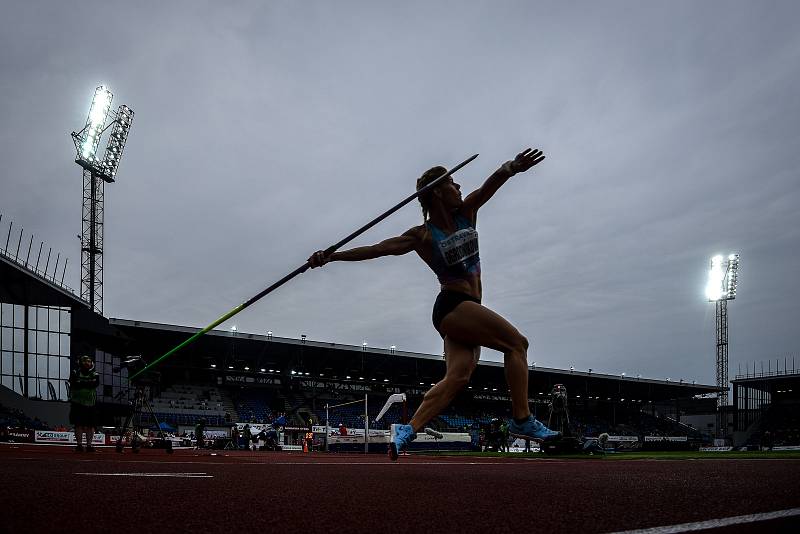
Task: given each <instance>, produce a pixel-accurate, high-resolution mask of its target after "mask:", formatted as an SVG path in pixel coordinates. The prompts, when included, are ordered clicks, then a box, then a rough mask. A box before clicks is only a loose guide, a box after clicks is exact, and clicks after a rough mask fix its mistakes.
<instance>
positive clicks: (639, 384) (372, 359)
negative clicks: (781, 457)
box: [109, 319, 718, 399]
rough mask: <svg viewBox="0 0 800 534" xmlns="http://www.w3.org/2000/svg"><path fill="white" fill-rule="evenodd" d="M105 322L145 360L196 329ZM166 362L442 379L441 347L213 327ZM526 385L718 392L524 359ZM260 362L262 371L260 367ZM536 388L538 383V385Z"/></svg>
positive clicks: (481, 373) (426, 383) (481, 371)
mask: <svg viewBox="0 0 800 534" xmlns="http://www.w3.org/2000/svg"><path fill="white" fill-rule="evenodd" d="M109 322H110V324H111V326H115V327H117V328H120V329H121V330H123V331H124V332H125V333H126V334H127V335H128V336H130V337H131V338H132V339H134V340H138V344H136V347H135V348H136V350H137V352H141V353H142V354H143V355H144V356H145V358H146V359H147V360H149V361H152V359H154V358H156V357H158V356H160V355H161V354H163V353H164V352H166V351H167V350H169V349H171V348H172V347H174V346H175V345H177V344H178V343H180V342H181V341H183V340H185V339H186V338H188V337H189V336H191V335H192V334H195V333H196V332H198V331H199V330H200V329H199V328H195V327H188V326H178V325H168V324H160V323H153V322H148V321H136V320H129V319H110V320H109ZM164 364H165V369H168V368H170V367H173V368H175V367H184V368H186V367H188V368H195V369H203V370H210V369H211V368H212V367H213V368H214V372H216V373H220V374H222V375H224V376H227V375H241V376H243V375H251V376H256V377H257V376H267V377H269V376H272V377H275V378H276V379H277V380H284V381H285V380H317V381H319V380H325V381H329V380H336V381H337V382H348V383H352V384H361V385H363V386H366V387H379V386H380V385H381V384H384V383H386V384H387V387H388V386H390V385H393V386H401V387H403V388H404V389H407V388H409V387H419V388H420V389H421V390H423V389H427V388H428V387H430V385H432V384H433V383H435V382H436V381H438V380H439V379H441V377H442V376H443V374H444V369H445V362H444V358H443V356H442V355H437V354H425V353H417V352H408V351H401V350H396V349H386V348H378V347H369V346H356V345H345V344H340V343H332V342H324V341H314V340H309V339H303V338H301V339H295V338H283V337H277V336H274V335H273V336H270V335H265V334H253V333H245V332H232V331H226V330H212V331H211V332H208V333H207V334H206V335H205V336H203V337H202V338H200V339H198V341H197V342H195V343H194V344H193V345H190V346H188V347H186V348H185V349H183V350H182V351H181V352H179V353H176V354H175V355H174V357H172V359H170V360H165V361H164ZM529 368H530V370H531V371H532V372H531V375H530V391H531V392H532V394H536V393H538V392H541V393H547V392H549V388H551V387H552V385H554V384H559V383H561V384H564V385H566V386H567V388H568V389H569V390H570V391H573V392H575V395H581V394H584V395H586V396H588V397H589V398H593V397H603V398H604V399H611V398H617V399H625V398H629V399H634V398H635V399H641V398H645V399H671V398H687V397H692V396H695V395H707V394H710V393H716V392H717V391H718V390H717V387H716V386H713V385H705V384H696V383H691V382H687V381H683V380H681V381H670V380H657V379H652V378H642V377H628V376H624V375H610V374H604V373H596V372H589V371H577V370H569V369H556V368H548V367H541V366H530V367H529ZM262 369H264V370H265V371H262ZM471 384H472V386H473V387H474V392H475V393H485V394H486V395H490V396H491V395H493V394H494V395H497V396H504V395H505V391H506V389H505V377H504V372H503V363H502V362H494V361H481V362H479V364H478V368H477V370H476V371H475V374H474V375H473V380H472V382H471ZM540 390H541V391H540Z"/></svg>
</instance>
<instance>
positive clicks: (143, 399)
mask: <svg viewBox="0 0 800 534" xmlns="http://www.w3.org/2000/svg"><path fill="white" fill-rule="evenodd" d="M134 386H135V388H136V389H135V392H134V395H133V400H132V401H131V403H130V405H131V410H130V412H129V413H128V415H127V416H126V417H125V424H124V425H122V430H121V431H120V433H119V439H118V440H117V452H122V449H123V445H122V440H123V439H124V438H125V432H127V430H128V428H130V429H131V451H133V452H139V449H141V447H142V444H141V440H140V439H139V434H138V433H137V432H136V428H137V427H138V428H141V426H142V409H147V412H148V413H149V414H150V417H152V418H153V421H155V422H156V427H157V428H158V438H159V439H158V443H157V444H156V446H158V447H159V448H164V449H166V450H167V454H172V452H173V450H172V441H170V440H168V439H166V438H165V437H164V430H163V429H162V428H161V423H160V422H159V420H158V418H157V417H156V414H155V412H153V406H152V405H151V404H150V401H149V400H147V395H146V394H145V390H144V384H141V383H139V384H134ZM134 419H135V422H136V425H134V424H133V422H134Z"/></svg>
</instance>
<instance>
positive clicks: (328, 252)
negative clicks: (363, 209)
mask: <svg viewBox="0 0 800 534" xmlns="http://www.w3.org/2000/svg"><path fill="white" fill-rule="evenodd" d="M477 157H478V154H475V155H474V156H471V157H469V158H467V159H465V160H464V161H462V162H461V163H459V164H458V165H456V166H455V167H453V168H452V169H450V170H449V171H447V172H446V173H444V174H443V175H441V176H440V177H438V178H437V179H435V180H434V181H432V182H431V183H429V184H428V185H426V186H425V187H423V188H422V189H420V190H418V191H417V192H416V193H414V194H413V195H409V196H408V197H406V198H405V199H403V201H402V202H400V203H399V204H397V205H396V206H394V207H393V208H391V209H388V210H386V211H385V212H383V213H382V214H381V215H378V216H377V217H375V218H374V219H372V220H371V221H370V222H368V223H367V224H365V225H364V226H362V227H361V228H359V229H358V230H356V231H355V232H353V233H352V234H350V235H349V236H347V237H345V238H344V239H342V240H341V241H339V242H338V243H336V244H333V245H331V246H329V247H328V248H326V249H325V251H324V254H325V256H330V255H331V254H333V253H334V252H336V250H337V249H339V247H341V246H342V245H344V244H345V243H348V242H350V241H352V240H353V239H355V238H356V237H358V236H359V235H361V234H363V233H364V232H366V231H367V230H369V229H370V228H372V227H373V226H375V225H376V224H378V223H379V222H381V221H382V220H384V219H385V218H386V217H388V216H389V215H391V214H392V213H394V212H396V211H397V210H399V209H400V208H402V207H403V206H405V205H406V204H408V203H409V202H411V201H412V200H414V199H415V198H417V197H418V196H420V195H421V194H423V193H425V192H426V191H429V190H431V189H433V188H434V187H436V186H437V185H439V183H440V182H441V181H442V180H444V179H445V178H447V177H448V176H450V175H452V174H454V173H455V172H456V171H458V170H459V169H460V168H461V167H463V166H465V165H466V164H467V163H469V162H471V161H472V160H474V159H475V158H477ZM309 267H311V264H310V263H309V262H308V261H306V262H305V263H304V264H303V265H301V266H300V267H298V268H297V269H295V270H294V271H292V272H290V273H289V274H287V275H286V276H284V277H283V278H281V279H280V280H278V281H277V282H275V283H274V284H272V285H271V286H269V287H268V288H266V289H264V290H263V291H261V292H260V293H259V294H257V295H255V296H254V297H252V298H250V299H249V300H247V301H245V302H243V303H241V304H239V305H238V306H236V307H235V308H233V309H232V310H231V311H229V312H228V313H226V314H225V315H223V316H222V317H220V318H219V319H217V320H216V321H214V322H213V323H211V324H210V325H208V326H207V327H205V328H203V329H202V330H200V331H199V332H197V333H196V334H194V335H193V336H192V337H190V338H189V339H187V340H186V341H183V342H182V343H180V344H179V345H177V346H176V347H174V348H173V349H171V350H169V351H168V352H165V353H164V354H163V355H162V356H159V357H158V358H156V359H155V360H153V361H152V362H150V363H149V364H147V365H146V366H145V367H143V368H142V369H140V370H138V371H137V372H135V373H133V375H131V376H130V377H128V378H129V380H133V379H134V378H136V377H137V376H139V375H141V374H143V373H145V372H146V371H149V370H150V369H152V368H153V367H155V365H156V364H158V363H160V362H162V361H163V360H165V359H167V358H169V357H170V356H172V355H173V354H175V353H176V352H178V351H179V350H181V349H182V348H183V347H185V346H186V345H189V344H190V343H192V342H194V341H195V340H196V339H197V338H199V337H200V336H202V335H203V334H205V333H206V332H208V331H209V330H211V329H213V328H214V327H215V326H218V325H219V324H220V323H223V322H225V321H227V320H228V319H230V318H231V317H233V316H234V315H236V314H237V313H239V312H240V311H242V310H243V309H245V308H247V307H248V306H250V305H251V304H255V303H256V302H257V301H258V300H260V299H261V298H262V297H264V296H266V295H267V294H269V293H271V292H272V291H274V290H276V289H278V288H279V287H280V286H282V285H283V284H285V283H286V282H288V281H289V280H291V279H292V278H294V277H295V276H297V275H298V274H302V273H304V272H306V271H307V270H308V268H309Z"/></svg>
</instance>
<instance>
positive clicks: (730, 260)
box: [706, 254, 739, 302]
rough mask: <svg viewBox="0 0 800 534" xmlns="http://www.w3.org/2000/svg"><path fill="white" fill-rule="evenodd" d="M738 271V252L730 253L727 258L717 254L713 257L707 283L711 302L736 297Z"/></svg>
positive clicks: (707, 292) (707, 295)
mask: <svg viewBox="0 0 800 534" xmlns="http://www.w3.org/2000/svg"><path fill="white" fill-rule="evenodd" d="M738 271H739V255H738V254H729V255H728V257H727V258H725V257H723V256H722V255H721V254H717V255H716V256H714V257H713V258H711V269H710V270H709V271H708V284H707V285H706V297H708V300H709V302H716V301H719V300H733V299H735V298H736V286H737V276H738Z"/></svg>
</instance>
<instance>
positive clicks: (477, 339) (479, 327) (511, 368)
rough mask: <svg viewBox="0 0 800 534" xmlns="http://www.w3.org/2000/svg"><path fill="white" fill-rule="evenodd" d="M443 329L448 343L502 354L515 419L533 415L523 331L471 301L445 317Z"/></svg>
mask: <svg viewBox="0 0 800 534" xmlns="http://www.w3.org/2000/svg"><path fill="white" fill-rule="evenodd" d="M439 328H440V329H441V331H442V333H444V334H445V335H446V336H447V339H451V340H453V341H454V342H457V343H458V344H461V345H465V346H478V347H487V348H490V349H494V350H497V351H500V352H502V353H503V356H504V363H505V374H506V382H508V389H509V390H510V392H511V412H512V414H513V416H514V418H515V419H523V418H526V417H528V416H529V415H530V413H531V411H530V407H529V406H528V340H527V339H526V338H525V336H523V335H522V334H520V332H519V330H517V329H516V328H514V326H513V325H512V324H511V323H509V322H508V321H506V320H505V319H504V318H503V317H501V316H500V315H498V314H497V313H495V312H493V311H492V310H490V309H489V308H487V307H485V306H482V305H480V304H477V303H475V302H470V301H465V302H462V303H461V304H459V305H458V306H456V308H455V309H454V310H453V311H451V312H450V313H448V314H447V315H446V316H445V318H444V319H443V320H442V324H441V325H440V327H439ZM420 408H421V407H420ZM415 428H416V427H415Z"/></svg>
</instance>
